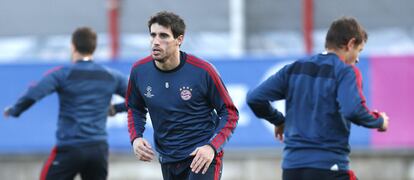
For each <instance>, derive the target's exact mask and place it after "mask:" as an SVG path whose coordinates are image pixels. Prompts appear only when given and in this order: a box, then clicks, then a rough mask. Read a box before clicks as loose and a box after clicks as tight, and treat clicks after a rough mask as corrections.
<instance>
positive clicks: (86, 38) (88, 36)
mask: <svg viewBox="0 0 414 180" xmlns="http://www.w3.org/2000/svg"><path fill="white" fill-rule="evenodd" d="M96 39H97V37H96V32H95V31H93V30H92V29H91V28H89V27H80V28H78V29H76V30H75V32H73V34H72V44H73V46H75V49H76V51H77V52H79V53H81V54H93V52H94V51H95V49H96V41H97V40H96Z"/></svg>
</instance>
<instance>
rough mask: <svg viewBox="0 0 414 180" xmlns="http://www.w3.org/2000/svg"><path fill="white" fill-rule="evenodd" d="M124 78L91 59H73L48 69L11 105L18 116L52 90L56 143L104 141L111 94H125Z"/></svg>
mask: <svg viewBox="0 0 414 180" xmlns="http://www.w3.org/2000/svg"><path fill="white" fill-rule="evenodd" d="M126 89H127V78H126V77H124V76H123V75H122V74H121V73H119V72H118V71H115V70H112V69H109V68H107V67H105V66H102V65H99V64H96V63H95V62H93V61H83V60H79V61H76V62H75V63H74V64H71V65H68V66H61V67H57V68H54V69H52V70H50V71H49V72H47V73H46V74H45V76H44V77H43V78H42V79H41V80H40V82H38V83H37V84H35V85H33V86H31V87H30V88H29V89H28V91H27V92H26V93H25V94H24V95H23V96H22V97H21V98H20V99H19V100H18V101H17V103H16V104H15V105H14V106H12V107H11V109H10V115H11V116H14V117H18V116H19V115H20V114H21V113H22V112H24V111H25V110H27V109H28V108H29V107H31V106H32V105H33V104H34V103H35V102H37V101H39V100H40V99H42V98H43V97H45V96H46V95H48V94H51V93H53V92H57V94H58V97H59V106H60V107H59V117H58V122H57V124H58V128H57V132H56V138H57V145H58V146H60V145H76V144H79V143H90V142H97V141H106V139H107V133H106V120H107V116H108V108H109V105H110V103H111V98H112V95H113V94H118V95H120V96H122V97H124V96H125V94H126Z"/></svg>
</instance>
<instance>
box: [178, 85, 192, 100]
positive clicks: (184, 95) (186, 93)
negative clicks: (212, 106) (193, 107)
mask: <svg viewBox="0 0 414 180" xmlns="http://www.w3.org/2000/svg"><path fill="white" fill-rule="evenodd" d="M191 91H193V89H191V88H190V87H186V86H184V87H182V88H180V95H181V99H183V100H184V101H188V100H190V99H191V96H192V94H191Z"/></svg>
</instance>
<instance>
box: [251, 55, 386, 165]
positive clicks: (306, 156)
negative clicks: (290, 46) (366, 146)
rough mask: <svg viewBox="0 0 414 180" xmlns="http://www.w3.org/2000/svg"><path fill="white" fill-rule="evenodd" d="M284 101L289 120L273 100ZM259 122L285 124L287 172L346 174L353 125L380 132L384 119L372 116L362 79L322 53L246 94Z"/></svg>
mask: <svg viewBox="0 0 414 180" xmlns="http://www.w3.org/2000/svg"><path fill="white" fill-rule="evenodd" d="M281 99H285V100H286V116H285V117H284V116H283V115H282V114H281V113H280V112H279V111H277V110H276V109H275V108H273V107H272V106H271V104H270V102H271V101H276V100H281ZM247 101H248V102H247V103H248V105H249V106H250V108H251V109H252V110H253V112H254V113H255V114H256V116H258V117H259V118H263V119H266V120H268V121H269V122H271V123H272V124H274V125H280V124H283V123H284V125H285V129H284V138H285V139H284V143H285V145H286V146H285V148H284V152H283V158H284V159H283V163H282V168H283V169H291V168H318V169H331V170H348V168H349V165H348V164H349V158H348V156H349V152H350V148H349V135H350V128H351V122H352V123H355V124H357V125H361V126H364V127H367V128H380V127H381V126H382V124H383V121H384V120H383V119H382V117H381V116H379V114H378V113H376V112H372V111H370V110H369V109H368V108H367V106H366V102H365V98H364V96H363V94H362V77H361V73H360V71H359V70H358V69H357V68H356V67H355V66H353V65H347V64H345V63H344V62H343V61H342V60H340V59H339V57H338V56H337V55H336V54H333V53H322V54H317V55H315V56H312V57H309V58H305V59H302V60H299V61H296V62H294V63H292V64H290V65H287V66H285V67H284V68H282V69H281V70H280V71H279V72H277V73H276V74H274V75H273V76H271V77H270V78H268V79H267V80H266V81H264V82H263V83H261V84H260V85H259V86H258V87H257V88H255V89H253V90H252V91H250V92H249V93H248V95H247Z"/></svg>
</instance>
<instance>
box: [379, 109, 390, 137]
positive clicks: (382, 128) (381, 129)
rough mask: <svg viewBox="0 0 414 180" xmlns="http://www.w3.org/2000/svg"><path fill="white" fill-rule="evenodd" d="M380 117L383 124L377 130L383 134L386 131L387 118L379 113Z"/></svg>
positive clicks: (384, 114) (383, 113)
mask: <svg viewBox="0 0 414 180" xmlns="http://www.w3.org/2000/svg"><path fill="white" fill-rule="evenodd" d="M380 115H381V117H382V119H384V122H383V123H382V127H381V128H379V129H378V131H379V132H385V131H387V129H388V123H389V122H388V120H389V118H388V116H387V114H386V113H385V112H380Z"/></svg>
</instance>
